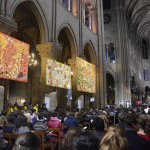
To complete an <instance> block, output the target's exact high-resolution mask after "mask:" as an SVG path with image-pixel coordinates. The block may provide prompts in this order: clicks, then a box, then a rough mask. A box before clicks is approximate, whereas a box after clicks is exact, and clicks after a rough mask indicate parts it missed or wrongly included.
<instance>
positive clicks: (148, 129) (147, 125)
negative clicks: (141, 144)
mask: <svg viewBox="0 0 150 150" xmlns="http://www.w3.org/2000/svg"><path fill="white" fill-rule="evenodd" d="M138 124H139V127H140V128H139V131H138V132H137V134H138V135H139V136H140V137H142V138H143V139H145V140H149V141H150V121H149V120H148V119H144V118H140V119H139V120H138Z"/></svg>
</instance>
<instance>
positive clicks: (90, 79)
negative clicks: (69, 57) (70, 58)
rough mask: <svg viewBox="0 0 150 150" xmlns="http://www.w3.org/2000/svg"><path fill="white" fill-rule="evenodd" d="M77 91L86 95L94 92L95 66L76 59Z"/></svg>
mask: <svg viewBox="0 0 150 150" xmlns="http://www.w3.org/2000/svg"><path fill="white" fill-rule="evenodd" d="M76 70H77V90H78V91H82V92H88V93H95V92H96V68H95V65H93V64H91V63H89V62H87V61H85V60H83V59H81V58H79V57H77V58H76Z"/></svg>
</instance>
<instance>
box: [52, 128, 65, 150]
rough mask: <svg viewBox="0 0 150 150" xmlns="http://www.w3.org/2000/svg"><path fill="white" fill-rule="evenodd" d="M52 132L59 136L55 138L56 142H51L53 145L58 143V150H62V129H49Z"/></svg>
mask: <svg viewBox="0 0 150 150" xmlns="http://www.w3.org/2000/svg"><path fill="white" fill-rule="evenodd" d="M49 130H50V132H54V133H56V134H57V136H56V137H54V139H55V140H54V141H55V142H53V140H52V141H51V143H53V144H54V143H58V148H59V150H60V149H61V143H62V135H61V129H60V128H49Z"/></svg>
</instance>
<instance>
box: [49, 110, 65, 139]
mask: <svg viewBox="0 0 150 150" xmlns="http://www.w3.org/2000/svg"><path fill="white" fill-rule="evenodd" d="M48 127H49V128H59V129H60V131H61V133H60V134H61V136H62V137H63V131H62V130H63V125H62V123H61V121H60V120H59V118H58V117H57V114H56V113H53V114H52V117H51V118H50V120H49V122H48ZM51 135H53V136H58V132H57V133H56V132H55V133H54V132H52V133H51Z"/></svg>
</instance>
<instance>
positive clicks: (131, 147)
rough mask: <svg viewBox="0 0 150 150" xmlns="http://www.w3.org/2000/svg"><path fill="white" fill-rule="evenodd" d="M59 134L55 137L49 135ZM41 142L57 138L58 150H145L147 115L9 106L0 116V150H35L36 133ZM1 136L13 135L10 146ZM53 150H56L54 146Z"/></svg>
mask: <svg viewBox="0 0 150 150" xmlns="http://www.w3.org/2000/svg"><path fill="white" fill-rule="evenodd" d="M53 128H58V129H59V130H60V132H59V134H60V135H58V133H57V132H55V131H51V130H52V129H53ZM38 131H42V132H45V133H46V134H45V135H46V136H45V141H46V142H50V141H51V139H55V138H56V137H57V136H61V138H62V143H61V149H62V150H149V149H150V114H149V113H147V114H146V113H145V112H144V110H143V111H142V110H141V109H140V111H139V110H138V109H137V108H134V109H133V108H124V107H118V108H113V109H111V108H105V109H101V110H98V109H81V110H78V109H73V110H65V111H64V110H62V109H61V108H57V109H56V110H54V111H53V112H51V111H48V110H47V108H46V105H45V104H42V106H41V107H39V106H38V104H36V105H34V106H32V104H31V103H29V104H27V103H26V102H25V103H24V104H23V106H19V105H18V104H17V103H15V104H14V105H11V104H9V105H8V107H7V109H5V110H4V111H3V112H1V115H0V150H11V149H13V150H39V149H40V141H39V137H38V136H37V134H36V132H38ZM5 133H16V134H17V135H19V136H18V138H17V140H16V141H15V143H14V145H11V144H10V143H9V142H8V141H7V139H5V137H4V134H5ZM55 149H58V147H57V143H56V146H55Z"/></svg>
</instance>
